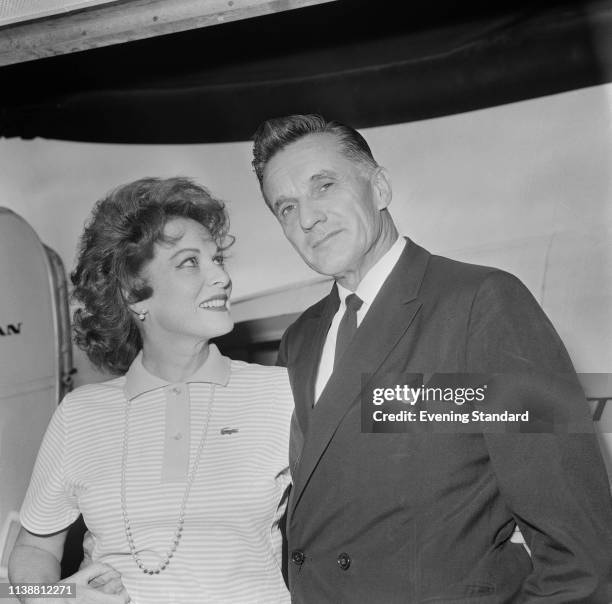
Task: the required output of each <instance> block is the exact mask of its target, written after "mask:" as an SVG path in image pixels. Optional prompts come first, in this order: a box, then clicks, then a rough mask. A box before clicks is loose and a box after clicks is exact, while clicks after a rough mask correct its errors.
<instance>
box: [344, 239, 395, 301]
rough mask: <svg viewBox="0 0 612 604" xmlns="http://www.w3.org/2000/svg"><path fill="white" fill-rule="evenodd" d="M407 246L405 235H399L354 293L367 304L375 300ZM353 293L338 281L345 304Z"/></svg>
mask: <svg viewBox="0 0 612 604" xmlns="http://www.w3.org/2000/svg"><path fill="white" fill-rule="evenodd" d="M405 247H406V239H405V238H404V237H398V238H397V240H396V241H395V243H394V244H393V245H392V246H391V247H390V248H389V249H388V250H387V252H386V253H385V254H384V255H383V256H382V257H381V258H379V259H378V262H377V263H376V264H375V265H374V266H373V267H372V268H371V269H370V270H369V271H368V272H367V273H366V275H365V277H364V278H363V279H362V280H361V282H360V283H359V285H358V286H357V289H356V290H355V292H354V293H356V294H357V295H358V296H359V297H360V298H361V299H362V300H363V302H364V303H365V304H367V305H370V304H372V302H374V298H376V296H377V294H378V292H379V291H380V289H381V288H382V286H383V283H384V282H385V281H386V280H387V277H388V276H389V275H390V274H391V271H392V270H393V267H394V266H395V265H396V264H397V261H398V260H399V257H400V256H401V255H402V252H403V251H404V248H405ZM352 293H353V292H352V291H350V290H348V289H346V287H342V285H340V284H339V283H338V294H339V296H340V299H341V300H342V303H343V304H344V303H345V302H344V301H345V300H346V297H347V296H348V295H349V294H352Z"/></svg>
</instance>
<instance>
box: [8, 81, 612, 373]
mask: <svg viewBox="0 0 612 604" xmlns="http://www.w3.org/2000/svg"><path fill="white" fill-rule="evenodd" d="M611 99H612V85H607V86H599V87H593V88H588V89H583V90H578V91H573V92H569V93H564V94H559V95H555V96H551V97H545V98H541V99H536V100H531V101H524V102H521V103H515V104H510V105H505V106H501V107H497V108H493V109H487V110H482V111H476V112H471V113H465V114H461V115H456V116H449V117H445V118H439V119H434V120H426V121H422V122H416V123H410V124H401V125H395V126H386V127H380V128H372V129H368V130H365V131H364V134H365V136H366V138H367V139H368V141H369V142H370V144H371V147H372V149H373V151H374V154H375V156H376V157H377V159H378V161H379V162H380V163H381V164H383V165H385V166H386V167H387V168H388V169H389V172H390V175H391V179H392V181H393V185H394V201H393V204H392V208H391V210H392V214H393V215H394V217H395V219H396V221H397V223H398V225H399V227H400V230H401V231H402V232H404V233H405V234H408V235H410V236H411V237H412V238H413V239H415V240H416V241H417V242H418V243H420V244H422V245H424V246H425V247H428V248H429V249H430V250H431V251H433V252H437V253H443V254H447V255H450V256H453V257H456V258H459V259H464V260H468V261H473V262H478V263H482V264H493V265H496V266H501V267H503V268H506V269H508V270H511V271H512V272H514V273H516V274H518V275H519V276H520V277H521V278H522V279H523V280H524V281H525V283H526V284H527V285H528V286H529V287H530V288H531V290H532V291H533V293H534V294H535V295H536V297H537V298H538V299H539V300H540V302H541V303H542V304H543V305H544V307H545V309H546V311H547V312H548V313H549V315H550V316H551V318H552V320H553V322H554V323H555V325H556V326H557V328H558V329H559V331H560V332H561V335H562V337H563V338H564V340H565V341H566V343H567V345H568V348H569V349H570V352H571V353H572V355H573V357H574V359H575V361H576V364H577V367H578V369H579V370H581V371H591V372H612V196H611V192H612V126H611V123H612V120H611V116H612V110H611ZM0 171H1V182H0V205H2V206H7V207H9V208H11V209H13V210H14V211H16V212H18V213H19V214H21V215H22V216H23V217H24V218H25V219H26V220H28V221H29V222H30V223H31V224H32V226H33V227H34V228H35V229H36V231H37V232H38V234H39V235H40V237H41V238H42V239H43V241H44V242H45V243H47V244H48V245H50V246H51V247H53V248H54V249H55V250H56V251H57V252H59V254H60V256H61V257H62V258H63V260H64V262H65V264H66V266H67V268H68V270H70V268H71V267H72V266H73V261H74V253H75V249H76V243H77V238H78V235H79V233H80V231H81V229H82V225H83V222H84V220H85V219H86V217H87V215H88V212H89V210H90V208H91V206H92V204H93V203H94V201H95V200H96V199H98V198H99V197H100V196H102V195H104V194H105V193H106V192H107V191H108V190H109V189H111V188H113V187H114V186H116V185H119V184H122V183H125V182H128V181H130V180H133V179H136V178H139V177H142V176H147V175H154V176H171V175H177V174H180V175H187V176H193V177H194V178H196V179H197V180H198V181H200V182H201V183H203V184H205V185H206V186H208V187H209V188H210V189H211V190H212V191H213V192H214V193H216V194H217V195H219V196H220V197H222V198H224V199H226V200H228V206H229V210H230V213H231V218H232V225H233V226H232V231H233V233H234V234H235V235H236V236H237V242H236V245H235V246H234V247H233V248H232V250H231V258H230V260H229V264H228V267H229V271H230V272H231V274H232V277H233V280H234V284H235V289H234V295H235V297H236V298H238V299H239V298H241V297H244V296H251V295H253V294H256V293H258V292H262V291H265V290H269V289H272V288H277V287H283V286H285V285H287V284H292V283H298V282H302V281H304V280H309V279H312V278H313V277H316V275H315V274H314V273H312V272H311V271H310V270H309V269H308V268H306V267H305V265H303V263H302V262H301V260H300V259H299V257H298V256H297V255H296V253H295V252H294V251H293V250H292V249H291V248H290V247H289V245H288V244H287V243H286V242H285V240H284V239H283V237H282V233H281V231H280V229H279V228H278V226H277V225H276V223H275V220H274V218H273V217H272V215H271V214H270V212H269V211H268V210H267V209H266V207H265V206H264V204H263V201H262V200H261V197H260V194H259V190H258V187H257V182H256V179H255V176H254V174H253V173H252V171H251V168H250V144H249V143H246V142H245V143H232V144H215V145H184V146H141V145H100V144H83V143H66V142H57V141H48V140H33V141H22V140H0ZM77 364H78V367H79V378H78V383H82V382H83V381H90V380H92V379H99V377H96V376H95V375H94V374H93V373H92V372H91V370H90V369H89V368H88V366H87V362H86V361H85V360H84V359H83V358H82V357H81V356H80V355H79V356H78V357H77Z"/></svg>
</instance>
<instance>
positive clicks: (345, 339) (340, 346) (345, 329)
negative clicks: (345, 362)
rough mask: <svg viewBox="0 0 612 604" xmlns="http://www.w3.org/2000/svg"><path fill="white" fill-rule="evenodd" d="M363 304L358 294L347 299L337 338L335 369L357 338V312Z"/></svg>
mask: <svg viewBox="0 0 612 604" xmlns="http://www.w3.org/2000/svg"><path fill="white" fill-rule="evenodd" d="M362 304H363V300H362V299H361V298H360V297H359V296H358V295H357V294H349V295H348V296H347V297H346V310H345V311H344V314H343V315H342V319H341V320H340V325H338V334H337V336H336V352H335V355H334V369H335V368H336V366H337V365H338V363H339V362H340V359H341V358H342V355H343V354H344V352H345V350H346V349H347V348H348V345H349V344H350V343H351V340H352V339H353V337H354V336H355V332H356V331H357V311H358V310H359V309H360V308H361V305H362Z"/></svg>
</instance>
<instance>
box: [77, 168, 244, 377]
mask: <svg viewBox="0 0 612 604" xmlns="http://www.w3.org/2000/svg"><path fill="white" fill-rule="evenodd" d="M173 218H190V219H192V220H195V221H196V222H198V223H199V224H201V225H202V226H204V227H205V228H206V229H207V230H208V231H209V233H210V236H211V238H212V239H213V240H214V241H215V242H216V243H217V245H218V246H219V247H220V248H221V249H224V248H225V247H228V246H229V245H231V243H233V238H232V237H231V236H228V235H227V232H228V229H229V220H228V217H227V213H226V211H225V205H224V203H223V202H222V201H220V200H219V199H216V198H215V197H213V196H212V195H211V194H210V192H209V191H208V190H207V189H205V188H204V187H202V186H200V185H198V184H196V183H195V182H193V181H192V180H190V179H188V178H182V177H176V178H166V179H161V178H143V179H141V180H136V181H134V182H131V183H129V184H126V185H123V186H121V187H118V188H117V189H115V190H113V191H112V192H111V193H110V194H109V195H107V196H106V197H104V198H103V199H101V200H99V201H98V202H97V203H96V205H95V206H94V209H93V211H92V214H91V217H90V220H89V221H88V223H87V224H86V225H85V230H84V232H83V235H82V236H81V239H80V245H79V251H78V256H77V263H76V268H75V269H74V271H73V272H72V274H71V275H70V277H71V280H72V284H73V286H74V290H73V294H72V297H73V299H74V300H75V301H76V302H77V303H78V304H80V308H78V309H77V310H76V311H75V312H74V316H73V329H74V334H75V342H76V343H77V345H78V346H79V348H81V349H82V350H84V351H85V352H86V353H87V356H88V357H89V359H90V361H91V362H92V363H93V364H94V365H95V366H96V367H98V368H100V369H103V370H105V371H108V372H110V373H113V374H117V375H120V374H123V373H125V372H126V371H127V369H128V368H129V366H130V364H131V363H132V361H133V360H134V358H135V357H136V355H137V354H138V352H139V350H140V349H141V348H142V338H141V336H140V332H139V330H138V327H137V325H136V322H135V318H134V313H133V312H131V311H130V309H129V308H128V304H134V303H136V302H140V301H141V300H145V299H147V298H149V297H150V296H151V294H152V293H153V290H152V288H151V286H150V285H149V284H147V282H146V280H145V279H144V278H143V277H142V276H141V275H140V271H141V269H142V268H143V267H144V265H145V263H146V262H147V261H148V260H151V259H152V258H153V256H154V252H155V250H154V246H155V243H157V242H163V241H168V239H167V238H165V237H164V227H165V225H166V223H167V222H168V221H169V220H171V219H173Z"/></svg>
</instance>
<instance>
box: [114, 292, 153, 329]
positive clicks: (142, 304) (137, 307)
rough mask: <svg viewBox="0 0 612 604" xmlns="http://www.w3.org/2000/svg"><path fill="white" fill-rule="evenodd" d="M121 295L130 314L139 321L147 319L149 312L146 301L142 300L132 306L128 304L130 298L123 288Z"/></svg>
mask: <svg viewBox="0 0 612 604" xmlns="http://www.w3.org/2000/svg"><path fill="white" fill-rule="evenodd" d="M121 295H122V297H123V301H124V302H125V304H126V305H127V307H128V309H129V310H130V312H132V313H134V314H135V315H136V317H137V318H138V320H139V321H144V320H145V319H146V318H147V313H148V312H149V311H148V309H147V307H146V301H145V300H140V301H139V302H133V303H132V304H130V303H129V302H128V300H129V297H130V296H129V294H128V292H127V291H126V290H125V289H123V288H122V289H121Z"/></svg>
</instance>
